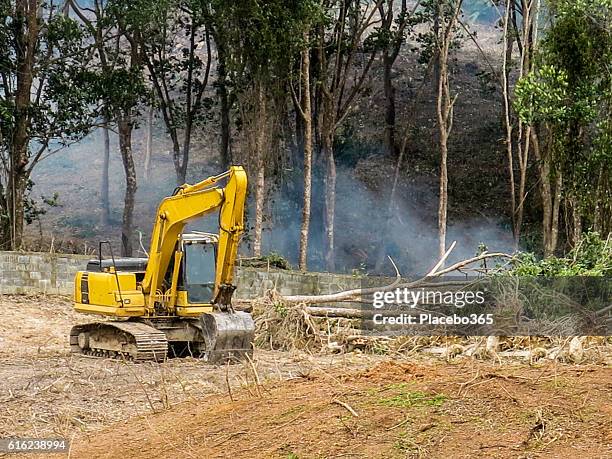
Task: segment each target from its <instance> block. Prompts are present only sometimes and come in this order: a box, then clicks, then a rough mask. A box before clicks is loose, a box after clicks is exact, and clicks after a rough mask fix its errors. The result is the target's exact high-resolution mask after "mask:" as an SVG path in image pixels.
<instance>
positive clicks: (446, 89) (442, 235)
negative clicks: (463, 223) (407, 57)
mask: <svg viewBox="0 0 612 459" xmlns="http://www.w3.org/2000/svg"><path fill="white" fill-rule="evenodd" d="M462 4H463V0H451V1H448V2H446V1H445V2H444V4H439V5H438V11H439V12H440V16H439V18H438V24H439V27H438V35H437V37H436V45H437V59H436V64H437V66H438V97H437V105H436V111H437V115H438V135H439V138H438V141H439V145H440V195H439V204H438V238H439V254H440V258H442V257H443V256H444V254H445V253H446V217H447V212H448V166H447V158H448V138H449V136H450V134H451V132H452V129H453V108H454V105H455V101H456V100H457V96H456V95H455V96H454V97H453V96H451V89H450V81H449V72H448V55H449V50H450V47H451V42H452V39H453V33H454V31H455V27H456V25H457V20H458V18H459V14H460V13H461V6H462Z"/></svg>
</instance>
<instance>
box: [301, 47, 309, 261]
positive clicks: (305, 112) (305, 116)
mask: <svg viewBox="0 0 612 459" xmlns="http://www.w3.org/2000/svg"><path fill="white" fill-rule="evenodd" d="M306 38H307V37H306ZM301 77H302V110H301V115H302V121H303V131H302V132H303V146H304V200H303V204H302V227H301V228H300V256H299V268H300V269H301V270H302V271H306V270H307V269H308V234H309V229H310V204H311V200H312V106H311V99H310V97H311V94H310V92H311V91H310V50H309V49H305V50H304V51H302V75H301Z"/></svg>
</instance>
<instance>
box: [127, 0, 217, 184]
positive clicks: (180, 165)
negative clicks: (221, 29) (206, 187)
mask: <svg viewBox="0 0 612 459" xmlns="http://www.w3.org/2000/svg"><path fill="white" fill-rule="evenodd" d="M208 3H209V2H206V1H201V2H195V1H193V0H157V1H152V2H151V1H137V2H130V5H131V9H130V14H129V15H128V16H127V18H128V20H129V21H130V25H131V27H133V29H134V30H135V31H136V30H137V31H138V33H137V36H138V38H139V43H138V44H139V46H140V52H141V56H142V59H143V61H144V64H145V65H146V68H147V71H148V77H149V79H150V80H151V83H152V85H153V90H154V92H155V95H156V97H157V100H158V101H159V109H160V112H161V114H162V119H163V121H164V124H165V126H166V130H167V131H168V134H169V135H170V139H171V141H172V160H173V163H174V169H175V173H176V180H177V183H178V184H179V185H181V184H183V183H185V180H186V174H187V166H188V164H189V155H190V151H191V139H192V136H193V132H194V128H195V127H196V126H197V125H198V124H199V123H201V122H202V121H203V119H204V115H205V114H206V112H207V109H208V108H210V106H211V105H212V100H211V99H210V98H207V97H205V93H206V90H207V88H208V86H209V79H210V74H211V68H212V63H213V56H212V48H211V33H210V28H209V25H208V23H209V17H210V14H211V12H210V5H209V4H208ZM135 36H136V35H135Z"/></svg>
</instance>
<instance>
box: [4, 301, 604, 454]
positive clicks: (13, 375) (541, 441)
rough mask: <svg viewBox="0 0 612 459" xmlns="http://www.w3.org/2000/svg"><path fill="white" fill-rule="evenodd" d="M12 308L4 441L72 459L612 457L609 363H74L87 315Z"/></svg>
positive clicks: (303, 359)
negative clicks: (40, 445) (51, 442)
mask: <svg viewBox="0 0 612 459" xmlns="http://www.w3.org/2000/svg"><path fill="white" fill-rule="evenodd" d="M0 308H1V309H2V321H0V379H1V380H2V385H1V386H0V406H1V407H2V409H1V410H0V438H7V437H14V436H22V437H23V436H29V437H38V438H41V437H53V436H54V437H57V436H61V437H64V438H68V439H70V440H72V445H71V449H70V453H69V457H72V458H119V457H124V458H209V457H232V458H256V457H274V458H286V459H295V458H322V457H330V458H331V457H334V458H339V457H348V458H358V457H376V458H378V457H383V458H396V457H397V458H401V457H427V458H429V457H431V458H441V457H457V458H463V457H465V458H467V457H499V458H519V457H522V458H531V457H533V458H556V457H558V458H568V457H581V458H604V457H605V458H607V457H612V421H611V420H612V369H611V368H610V366H609V365H595V364H592V363H590V364H583V365H570V364H562V363H558V362H555V361H546V362H543V363H537V364H534V365H529V364H527V363H522V362H520V361H516V360H511V359H504V360H499V361H495V362H494V361H482V360H475V359H472V358H464V359H454V360H453V361H451V362H447V361H445V360H444V359H440V358H434V357H431V356H430V355H429V356H428V355H425V354H416V355H413V356H411V357H409V358H408V357H400V356H396V357H395V358H391V357H390V356H373V355H364V354H354V353H351V354H345V355H325V356H313V355H306V354H298V353H288V352H277V351H274V352H273V351H263V350H257V351H256V354H255V355H256V357H255V359H254V362H253V365H250V364H245V365H232V366H229V367H212V366H208V365H205V364H203V363H202V362H199V361H197V360H195V359H190V358H188V359H172V360H169V361H168V362H166V363H163V364H133V363H124V362H120V361H110V360H97V359H92V358H87V357H83V356H71V355H70V354H69V351H68V345H67V339H66V336H67V333H68V330H69V328H70V326H71V324H72V323H75V322H77V321H79V320H80V321H83V316H80V315H78V314H75V313H74V312H72V310H71V308H70V304H69V302H67V301H66V300H65V299H61V298H53V297H19V296H14V297H6V296H5V297H1V298H0ZM606 352H607V351H606ZM11 457H15V456H11ZM38 457H40V456H38ZM45 457H49V456H45ZM59 457H66V455H64V456H59Z"/></svg>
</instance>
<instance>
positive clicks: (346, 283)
mask: <svg viewBox="0 0 612 459" xmlns="http://www.w3.org/2000/svg"><path fill="white" fill-rule="evenodd" d="M91 258H92V257H91V256H89V255H69V254H53V253H37V252H29V253H22V252H1V251H0V294H21V293H28V294H34V293H46V294H59V295H72V292H73V288H74V274H75V272H76V271H78V270H82V269H85V265H86V264H87V260H90V259H91ZM236 286H237V290H236V296H237V297H238V298H245V299H248V298H255V297H257V296H261V295H262V294H263V293H264V292H265V291H266V290H270V289H272V288H276V289H277V290H278V291H279V292H280V293H281V294H282V295H315V294H325V293H333V292H337V291H340V290H347V289H353V288H359V286H360V278H358V277H355V276H350V275H343V274H331V273H311V272H309V273H300V272H295V271H283V270H275V269H265V268H246V267H238V268H237V270H236Z"/></svg>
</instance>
